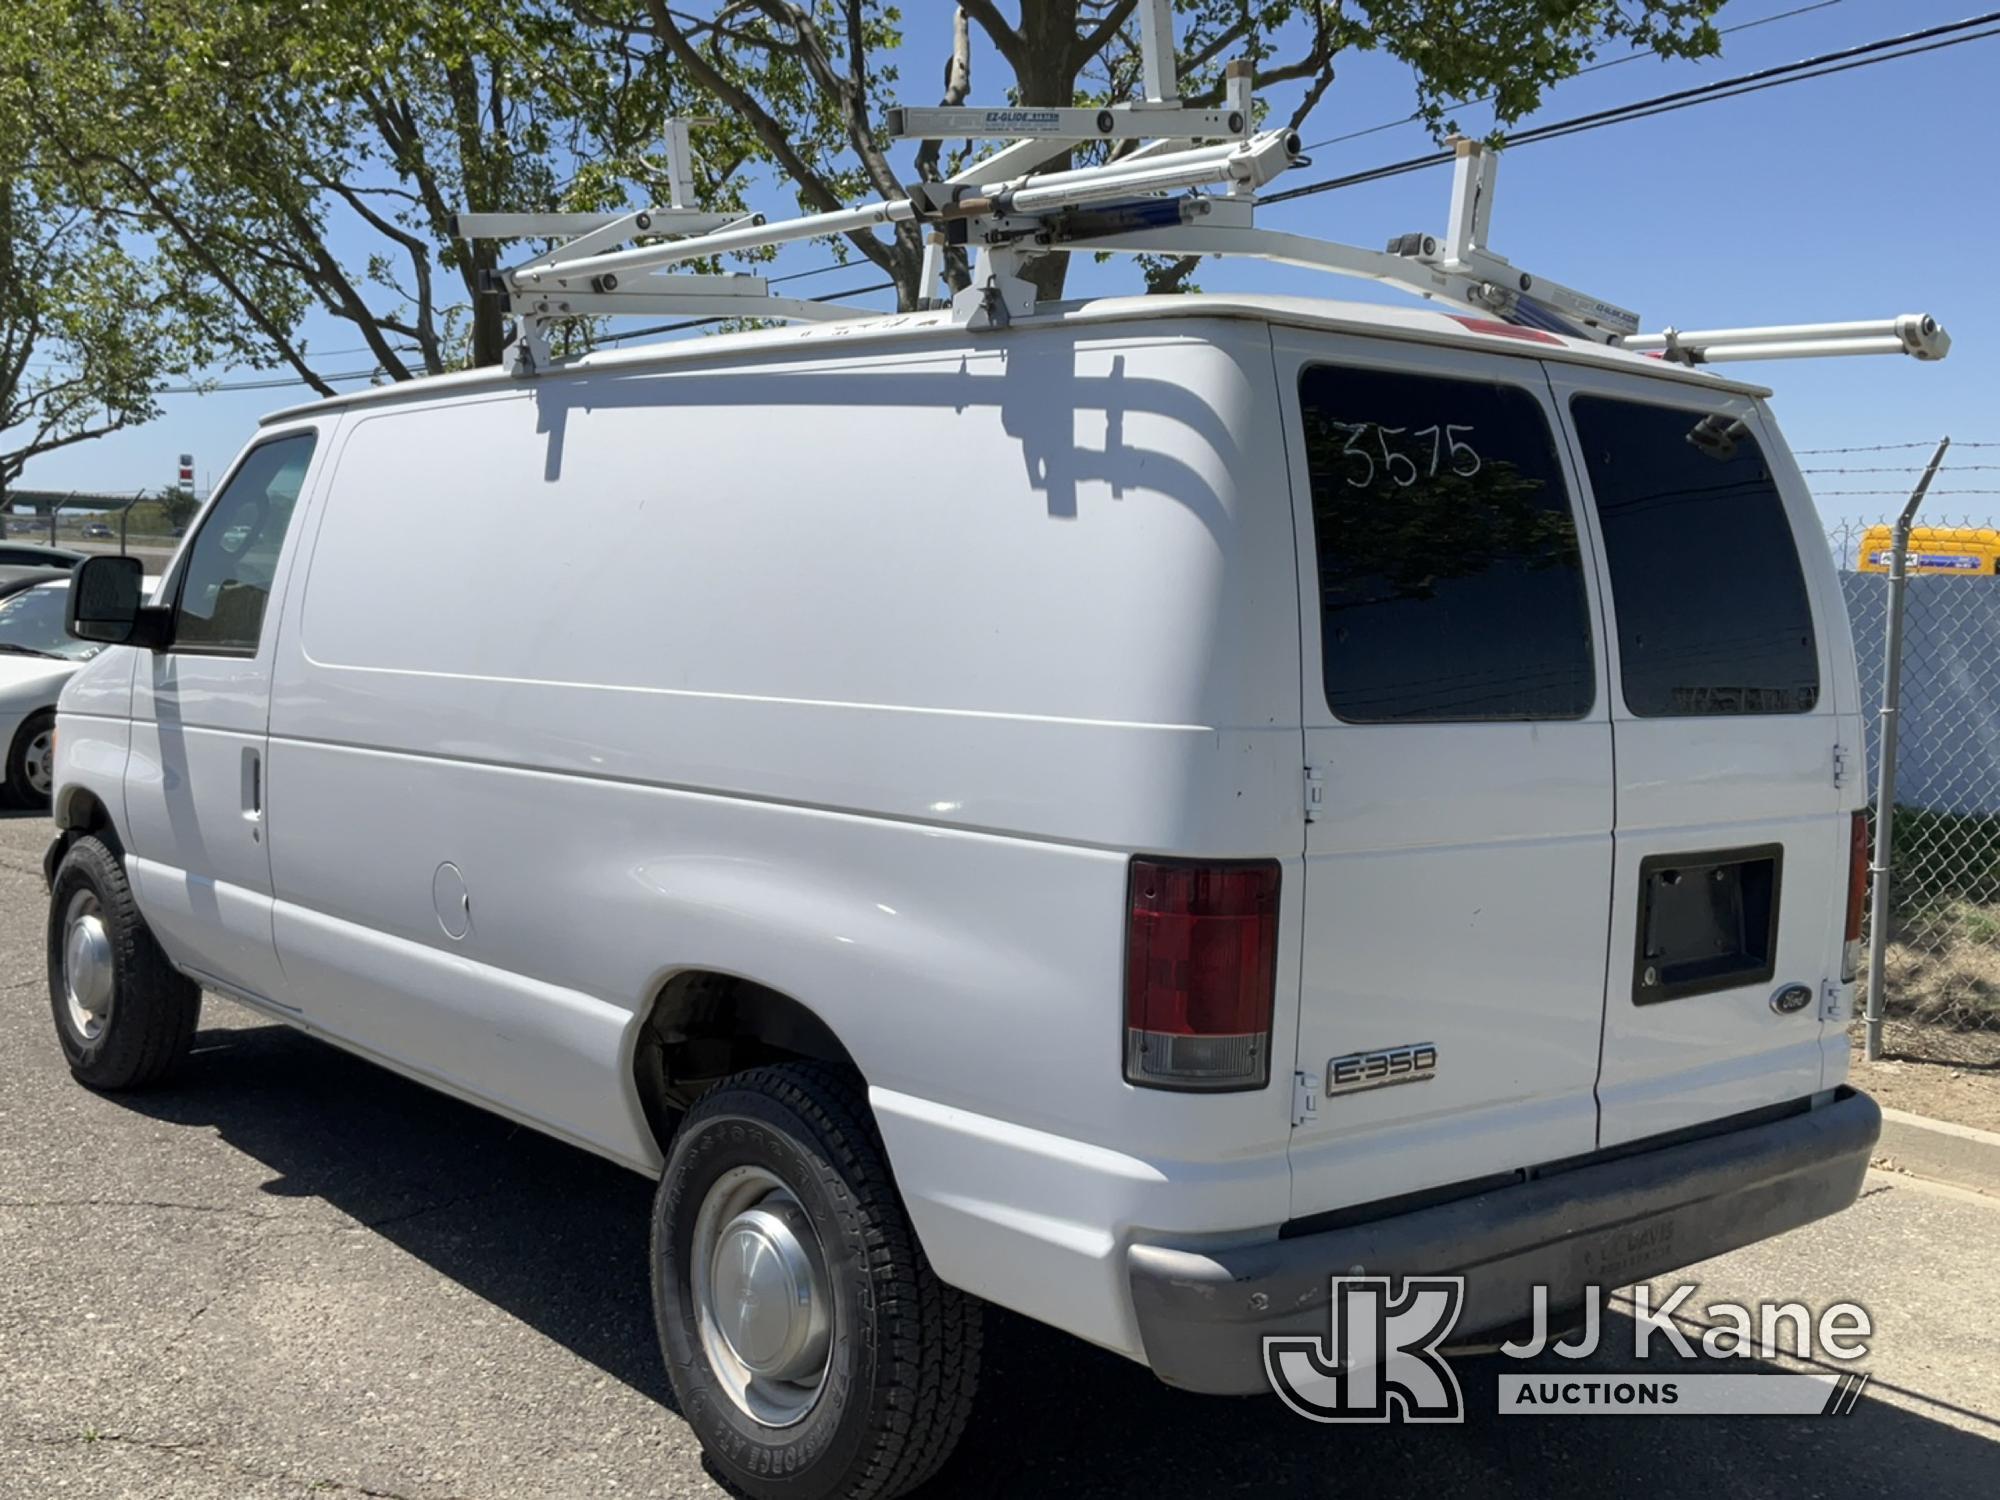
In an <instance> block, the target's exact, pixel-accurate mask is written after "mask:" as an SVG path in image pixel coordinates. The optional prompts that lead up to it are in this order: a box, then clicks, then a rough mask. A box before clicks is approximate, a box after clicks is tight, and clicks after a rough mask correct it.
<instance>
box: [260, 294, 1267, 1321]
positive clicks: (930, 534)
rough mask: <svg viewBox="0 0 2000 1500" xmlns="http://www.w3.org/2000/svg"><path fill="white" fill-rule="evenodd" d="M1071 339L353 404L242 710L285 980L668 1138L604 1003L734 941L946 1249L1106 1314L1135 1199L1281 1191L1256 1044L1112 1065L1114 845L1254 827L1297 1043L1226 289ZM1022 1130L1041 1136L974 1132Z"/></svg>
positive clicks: (965, 1267)
mask: <svg viewBox="0 0 2000 1500" xmlns="http://www.w3.org/2000/svg"><path fill="white" fill-rule="evenodd" d="M1089 332H1090V336H1089V337H1088V338H1087V339H1080V338H1079V337H1078V335H1077V333H1076V332H1075V331H1074V330H1070V329H1066V328H1062V327H1060V326H1056V327H1050V326H1047V325H1043V326H1041V327H1035V328H1024V329H1021V330H1018V331H1015V332H1013V333H1008V334H1004V335H993V336H986V337H979V338H972V337H968V339H967V340H966V342H965V344H964V345H963V347H958V348H950V349H945V350H938V349H936V348H934V347H930V346H928V345H927V346H926V347H925V348H924V349H923V350H922V351H921V352H910V353H895V352H883V351H880V350H879V349H877V350H871V351H870V352H869V354H868V355H867V356H866V357H865V358H863V357H859V356H858V355H856V356H847V357H839V358H824V359H820V360H816V361H814V362H811V363H807V362H802V361H797V360H793V361H790V362H786V363H777V362H775V361H771V360H766V362H765V363H764V364H763V365H752V364H742V363H739V364H734V365H721V364H717V365H716V366H713V367H703V368H688V367H686V366H676V367H671V368H667V369H653V370H644V371H637V370H635V371H632V372H630V373H623V372H619V371H616V370H612V371H606V372H601V373H599V374H590V373H587V372H586V373H584V374H581V375H579V376H575V377H562V376H556V377H551V378H547V379H543V380H540V381H537V382H534V383H533V384H531V385H524V386H523V387H521V388H520V389H519V390H518V391H512V392H507V393H504V394H493V393H490V392H489V393H481V394H473V395H469V396H466V397H463V398H460V399H456V400H449V401H441V402H440V401H432V402H425V403H417V402H410V403H405V404H391V405H388V406H385V407H380V408H377V409H374V410H369V411H365V412H360V413H356V414H355V415H354V416H353V417H352V418H351V419H349V421H348V423H347V425H346V427H345V428H344V430H343V433H342V435H341V441H340V444H339V450H338V452H337V454H336V455H335V459H334V461H335V466H336V467H335V472H334V478H333V481H332V483H333V489H332V493H331V494H330V496H329V499H328V503H327V504H326V505H325V507H324V508H323V510H322V513H321V521H320V524H319V528H318V532H317V535H316V537H315V538H314V539H313V550H312V552H311V556H310V561H309V564H308V568H309V571H308V573H307V575H306V578H305V581H304V586H303V588H300V589H295V590H294V591H293V596H294V598H293V601H291V608H290V609H289V610H288V628H287V630H286V632H285V635H284V640H285V642H286V643H287V649H286V651H285V653H284V655H283V657H282V659H281V661H280V663H279V666H278V669H277V670H278V681H277V686H276V690H275V694H274V700H273V706H272V721H271V728H272V745H271V756H270V762H271V776H270V781H271V785H270V800H271V821H272V826H273V838H272V857H273V878H274V884H275V890H276V895H277V902H278V906H277V916H276V924H277V930H278V945H279V950H280V952H281V954H282V956H283V960H284V963H285V966H286V973H287V976H288V979H289V980H290V981H291V983H292V984H293V986H294V989H295V993H297V994H298V995H299V996H300V997H301V1003H302V1004H303V1006H304V1008H305V1012H306V1017H307V1020H308V1022H309V1023H310V1024H311V1025H313V1026H314V1027H315V1028H317V1029H323V1030H325V1031H326V1032H328V1033H329V1034H331V1035H334V1036H336V1037H339V1038H341V1039H343V1040H345V1041H347V1042H349V1043H350V1044H352V1045H356V1046H359V1047H363V1048H365V1049H367V1050H370V1051H373V1052H376V1053H378V1054H381V1055H384V1056H388V1057H392V1058H395V1059H397V1060H398V1061H399V1062H401V1063H403V1064H404V1065H406V1066H411V1067H415V1068H418V1069H421V1070H423V1071H425V1072H427V1073H429V1074H431V1075H432V1076H435V1077H438V1078H440V1079H442V1080H444V1081H445V1082H447V1083H448V1084H450V1085H451V1086H453V1087H456V1088H460V1089H464V1090H468V1091H470V1092H473V1093H476V1094H480V1095H481V1096H483V1097H486V1098H489V1099H491V1100H493V1101H494V1102H495V1103H497V1104H500V1105H502V1107H504V1108H506V1109H508V1110H509V1111H510V1112H513V1113H516V1114H519V1115H522V1116H524V1117H528V1118H533V1119H536V1120H539V1121H541V1122H543V1123H545V1124H547V1125H549V1126H550V1127H551V1128H553V1129H556V1130H558V1131H560V1132H562V1133H564V1134H567V1135H569V1136H571V1137H572V1138H574V1139H580V1140H585V1141H588V1142H590V1143H592V1144H594V1145H596V1146H598V1148H599V1149H601V1150H604V1151H606V1152H607V1153H609V1154H611V1155H614V1156H618V1157H621V1158H623V1159H626V1160H634V1161H642V1162H643V1161H651V1162H656V1161H657V1159H658V1157H657V1151H656V1148H655V1147H654V1146H653V1143H652V1142H651V1140H650V1139H649V1138H647V1137H646V1135H645V1129H644V1124H643V1120H642V1118H641V1116H640V1114H639V1111H638V1108H637V1104H636V1100H635V1099H634V1097H633V1091H632V1085H631V1081H630V1077H629V1065H628V1062H627V1060H628V1059H629V1056H630V1048H631V1044H632V1041H633V1037H634V1033H635V1031H636V1026H637V1022H638V1021H639V1019H640V1018H641V1017H642V1016H643V1014H644V1011H645V1008H646V1006H647V1005H648V1004H649V1003H650V1001H651V998H652V997H653V996H654V995H655V994H656V993H657V992H658V990H659V988H660V986H661V985H662V984H663V983H664V982H665V981H666V980H667V979H668V978H670V977H671V976H672V974H673V973H675V972H676V971H679V970H683V969H688V968H701V969H712V970H718V971H721V972H725V973H731V974H738V975H742V976H745V977H748V978H752V979H755V980H757V981H758V982H760V983H762V984H765V985H768V986H770V987H772V988H774V989H777V990H779V991H781V992H783V993H786V994H789V995H791V996H793V997H794V998H796V999H798V1000H799V1001H801V1002H802V1003H803V1004H805V1005H806V1006H808V1007H809V1008H810V1009H812V1010H813V1011H814V1012H816V1013H817V1014H818V1015H819V1016H820V1017H821V1018H822V1019H823V1020H824V1021H825V1022H826V1023H827V1024H828V1025H829V1026H830V1027H831V1028H832V1029H833V1030H834V1032H835V1033H836V1034H837V1035H838V1036H839V1037H840V1038H841V1040H842V1042H843V1043H844V1044H845V1045H846V1046H847V1047H848V1049H849V1050H850V1051H851V1052H852V1054H853V1055H854V1056H855V1058H856V1059H857V1061H858V1062H859V1063H860V1066H861V1068H862V1070H863V1072H864V1074H865V1075H866V1076H867V1079H868V1081H869V1084H870V1085H871V1091H872V1093H873V1097H874V1098H875V1100H876V1102H877V1108H878V1114H879V1115H880V1118H881V1121H882V1126H883V1130H884V1133H885V1137H886V1139H887V1142H888V1146H889V1149H890V1153H891V1155H892V1157H893V1158H894V1160H895V1162H896V1167H897V1177H898V1185H899V1187H900V1188H901V1190H902V1193H903V1195H904V1198H905V1200H906V1202H907V1203H908V1205H909V1207H910V1211H911V1213H912V1216H913V1218H914V1219H915V1222H916V1225H917V1228H918V1231H919V1233H920V1234H921V1235H922V1237H923V1239H924V1243H925V1246H926V1250H927V1252H928V1253H929V1254H930V1256H931V1258H932V1260H933V1263H934V1264H935V1265H936V1266H937V1269H938V1271H939V1273H940V1274H941V1275H943V1276H944V1277H945V1278H946V1279H947V1280H951V1281H956V1282H959V1283H960V1284H965V1285H976V1286H977V1288H978V1290H979V1291H980V1292H981V1294H982V1295H985V1296H988V1297H991V1298H994V1299H995V1300H998V1301H1001V1302H1003V1303H1007V1304H1009V1305H1012V1306H1015V1307H1017V1308H1020V1309H1022V1310H1024V1311H1027V1312H1029V1313H1032V1314H1036V1315H1039V1316H1044V1317H1047V1318H1050V1319H1051V1320H1053V1321H1059V1322H1062V1323H1063V1324H1065V1325H1066V1326H1069V1327H1072V1328H1074V1329H1076V1330H1077V1331H1079V1332H1081V1333H1083V1334H1084V1336H1086V1337H1090V1338H1093V1339H1096V1340H1097V1341H1098V1342H1100V1343H1104V1344H1107V1345H1109V1346H1111V1347H1114V1348H1121V1349H1124V1350H1126V1351H1127V1352H1136V1351H1137V1349H1138V1343H1137V1336H1136V1332H1135V1330H1134V1329H1133V1327H1132V1325H1131V1321H1130V1317H1131V1315H1130V1308H1129V1297H1128V1295H1127V1293H1126V1289H1125V1286H1124V1280H1123V1274H1122V1247H1123V1245H1124V1243H1125V1242H1126V1241H1127V1240H1128V1239H1129V1238H1130V1237H1131V1236H1132V1235H1133V1234H1134V1233H1135V1232H1143V1231H1146V1230H1161V1231H1174V1232H1201V1231H1208V1230H1225V1229H1236V1230H1240V1229H1241V1228H1242V1227H1243V1226H1245V1225H1259V1224H1262V1225H1270V1224H1275V1223H1276V1222H1278V1221H1280V1220H1282V1219H1283V1218H1284V1217H1285V1216H1286V1212H1287V1198H1288V1177H1287V1168H1286V1163H1285V1143H1286V1135H1287V1128H1288V1121H1289V1102H1290V1092H1289V1080H1288V1079H1286V1078H1284V1077H1283V1076H1282V1074H1278V1075H1276V1076H1274V1078H1273V1080H1272V1083H1271V1086H1270V1087H1268V1088H1266V1089H1264V1090H1262V1091H1255V1092H1248V1093H1239V1094H1226V1095H1216V1096H1209V1097H1204V1098H1200V1099H1195V1100H1190V1099H1189V1098H1188V1097H1187V1096H1183V1095H1173V1094H1164V1093H1159V1092H1154V1091H1145V1090H1134V1089H1130V1088H1128V1087H1126V1086H1125V1085H1124V1084H1123V1082H1122V1080H1121V1042H1122V1016H1121V1005H1122V1001H1121V995H1122V972H1123V959H1124V954H1123V939H1124V909H1125V900H1126V867H1127V862H1128V859H1129V856H1130V854H1131V853H1132V852H1133V851H1135V850H1146V851H1158V852H1165V853H1181V854H1209V855H1216V856H1277V857H1279V858H1281V859H1283V860H1285V861H1286V866H1285V871H1286V873H1285V895H1286V901H1285V906H1284V908H1283V911H1282V914H1281V934H1282V939H1283V942H1284V944H1285V946H1284V948H1283V950H1282V951H1281V954H1280V974H1281V975H1283V976H1284V978H1283V979H1281V995H1280V999H1279V1004H1278V1005H1277V1023H1276V1025H1277V1032H1276V1034H1275V1035H1274V1037H1273V1040H1272V1053H1273V1055H1274V1056H1276V1057H1280V1058H1283V1057H1287V1056H1290V1055H1291V1053H1292V1051H1293V1048H1294V1035H1293V1028H1294V1025H1295V1020H1296V1017H1295V1007H1294V1005H1293V1004H1292V1002H1291V998H1290V996H1291V989H1290V987H1291V986H1293V985H1295V983H1296V975H1297V972H1298V941H1299V939H1298V933H1299V925H1300V924H1299V913H1298V907H1297V891H1298V885H1299V882H1298V878H1297V877H1298V871H1299V852H1300V845H1301V837H1302V834H1301V829H1302V821H1301V820H1302V791H1301V786H1300V764H1301V762H1300V741H1299V720H1298V713H1299V665H1298V617H1297V595H1296V584H1295V554H1294V548H1293V537H1292V528H1291V518H1290V515H1289V509H1288V498H1287V489H1286V483H1285V475H1284V469H1283V460H1282V451H1281V440H1280V438H1279V435H1278V425H1277V416H1276V403H1275V401H1274V399H1273V390H1272V385H1271V374H1270V356H1269V346H1268V340H1267V338H1266V335H1265V333H1264V330H1263V329H1262V328H1261V327H1259V326H1257V325H1255V324H1244V323H1233V324H1232V323H1227V322H1216V323H1213V324H1207V323H1196V322H1190V323H1186V324H1182V325H1178V326H1177V327H1176V329H1175V330H1173V331H1172V332H1162V331H1158V330H1154V331H1142V332H1141V333H1137V334H1129V335H1128V334H1123V333H1121V332H1120V331H1119V330H1117V329H1103V328H1093V329H1091V330H1090V331H1089ZM447 862H449V863H450V864H452V865H453V866H455V867H456V870H457V871H458V872H459V873H460V874H461V875H462V878H463V881H464V886H465V890H466V892H467V896H468V901H469V905H468V906H467V907H466V908H465V909H464V910H463V911H462V912H460V913H459V914H458V916H456V917H455V916H454V913H453V910H452V901H451V899H449V896H450V893H451V892H452V891H454V890H455V887H453V886H451V884H450V881H449V877H446V876H442V875H441V873H440V867H441V866H442V865H444V864H445V863H447ZM441 881H442V882H443V883H442V884H441V883H440V882H441ZM440 892H444V893H445V894H444V895H440ZM465 916H469V930H467V931H466V934H465V936H464V937H462V938H458V939H454V938H453V937H451V936H450V935H448V933H447V930H446V924H447V922H452V923H454V924H455V925H457V926H459V927H461V928H464V927H465V926H466V923H465V922H464V920H463V918H464V917H465ZM392 952H393V953H394V954H395V955H396V956H395V958H394V961H378V960H380V959H382V958H383V956H385V955H388V954H391V953H392ZM1093 1038H1095V1039H1096V1041H1095V1042H1094V1043H1093V1041H1092V1039H1093ZM1008 1132H1029V1133H1032V1134H1033V1135H1034V1136H1035V1138H1036V1139H1037V1140H1040V1141H1042V1142H1044V1144H1045V1146H1046V1150H1045V1152H1044V1154H1045V1155H1051V1156H1053V1157H1059V1158H1061V1159H1063V1160H1066V1161H1069V1162H1070V1163H1072V1168H1071V1169H1070V1170H1068V1171H1066V1172H1064V1173H1048V1174H1039V1173H1023V1172H1020V1171H1018V1170H1011V1171H1000V1170H993V1171H978V1170H970V1169H969V1166H976V1165H977V1164H978V1163H979V1161H980V1160H982V1158H981V1157H980V1155H979V1153H978V1151H977V1150H976V1149H974V1148H975V1147H976V1146H977V1144H978V1143H979V1142H981V1141H985V1142H992V1141H996V1140H999V1139H1001V1138H1003V1137H1006V1136H1007V1134H1008ZM993 1159H994V1160H1001V1159H1004V1158H1001V1157H995V1158H993ZM1224 1162H1227V1163H1228V1164H1229V1171H1228V1172H1226V1173H1225V1172H1223V1171H1222V1170H1221V1164H1222V1163H1224ZM1210 1175H1212V1176H1215V1177H1216V1178H1218V1179H1222V1178H1225V1177H1226V1178H1227V1180H1228V1181H1229V1182H1230V1183H1231V1184H1232V1187H1231V1188H1230V1190H1229V1191H1227V1192H1216V1193H1199V1194H1190V1193H1188V1192H1186V1191H1185V1189H1182V1190H1179V1191H1176V1186H1175V1185H1176V1183H1184V1182H1186V1181H1187V1180H1189V1179H1190V1178H1197V1177H1204V1176H1210ZM1114 1252H1116V1253H1114Z"/></svg>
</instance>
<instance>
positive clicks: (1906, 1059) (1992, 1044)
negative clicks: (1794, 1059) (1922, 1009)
mask: <svg viewBox="0 0 2000 1500" xmlns="http://www.w3.org/2000/svg"><path fill="white" fill-rule="evenodd" d="M1853 1042H1854V1068H1853V1073H1852V1075H1851V1082H1852V1083H1853V1084H1854V1086H1855V1087H1856V1088H1858V1089H1861V1090H1863V1091H1864V1092H1866V1093H1870V1094H1873V1095H1874V1096H1875V1100H1876V1102H1877V1103H1878V1104H1880V1105H1882V1106H1883V1108H1885V1109H1901V1110H1907V1111H1908V1112H1909V1113H1911V1114H1914V1115H1929V1116H1930V1117H1931V1118H1932V1119H1936V1120H1950V1121H1952V1122H1953V1123H1955V1124H1959V1125H1972V1126H1976V1127H1977V1128H1979V1129H1981V1130H1993V1131H2000V1033H1995V1032H1991V1031H1950V1030H1947V1029H1945V1028H1943V1027H1939V1026H1923V1025H1918V1024H1916V1023H1913V1022H1909V1021H1897V1020H1890V1021H1889V1022H1887V1023H1886V1024H1885V1025H1884V1027H1883V1032H1882V1060H1881V1061H1880V1062H1872V1063H1871V1062H1869V1061H1868V1060H1867V1059H1866V1058H1865V1057H1863V1056H1862V1031H1861V1023H1860V1022H1859V1021H1856V1022H1855V1023H1854V1029H1853Z"/></svg>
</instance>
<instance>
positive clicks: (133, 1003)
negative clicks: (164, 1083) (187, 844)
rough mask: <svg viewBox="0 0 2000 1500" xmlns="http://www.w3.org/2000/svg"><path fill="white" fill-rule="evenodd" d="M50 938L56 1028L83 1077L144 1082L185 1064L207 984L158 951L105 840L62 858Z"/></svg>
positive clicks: (97, 1081) (98, 1085)
mask: <svg viewBox="0 0 2000 1500" xmlns="http://www.w3.org/2000/svg"><path fill="white" fill-rule="evenodd" d="M48 946H49V1003H50V1005H51V1006H52V1007H53V1009H54V1011H55V1020H56V1036H57V1038H58V1039H59V1040H60V1041H61V1043H62V1049H63V1057H64V1059H65V1060H66V1061H67V1062H68V1063H69V1070H70V1072H71V1074H73V1075H74V1076H75V1078H76V1080H77V1081H78V1082H79V1083H84V1084H88V1085H89V1086H90V1087H91V1088H95V1089H110V1090H117V1089H133V1088H143V1087H145V1086H146V1085H147V1084H149V1083H157V1082H159V1081H160V1080H161V1079H163V1078H165V1077H166V1076H167V1075H168V1074H169V1073H171V1072H172V1071H173V1070H174V1069H175V1068H176V1067H177V1066H179V1064H180V1062H181V1060H182V1059H183V1058H185V1057H186V1056H187V1053H188V1048H189V1047H190V1046H191V1045H192V1044H193V1042H194V1028H195V1022H196V1020H197V1019H199V1017H200V1015H201V989H200V987H199V986H198V985H196V984H195V983H194V981H193V980H191V979H189V978H187V977H186V976H185V975H183V974H180V973H179V972H177V971H176V970H175V969H174V966H173V965H172V964H171V963H169V962H168V961H167V956H166V954H164V953H162V952H161V951H160V945H159V944H158V943H156V942H155V941H154V940H153V934H152V933H151V932H150V931H149V930H148V929H147V927H146V923H145V920H144V919H143V918H142V917H141V916H140V915H139V908H138V906H137V904H136V903H135V902H134V901H133V900H132V887H131V886H130V885H129V884H127V882H126V879H125V868H124V866H123V865H121V864H120V863H119V861H118V857H117V856H116V855H115V854H113V853H112V852H111V850H110V849H109V848H108V847H106V845H105V844H104V842H103V841H102V840H101V839H97V838H93V837H89V836H86V837H84V838H80V839H78V840H77V841H76V842H75V843H73V844H71V845H70V847H69V851H68V852H67V853H66V854H64V855H63V860H62V863H61V864H60V865H58V866H57V867H56V878H55V882H54V884H53V885H52V886H51V887H50V889H49V940H48Z"/></svg>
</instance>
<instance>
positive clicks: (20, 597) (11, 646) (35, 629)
mask: <svg viewBox="0 0 2000 1500" xmlns="http://www.w3.org/2000/svg"><path fill="white" fill-rule="evenodd" d="M68 603H69V580H68V579H67V578H65V579H63V580H61V581H60V582H57V583H38V584H36V585H35V586H34V587H33V588H25V589H22V590H21V592H20V593H18V594H9V595H8V596H7V597H6V598H5V599H0V655H7V656H55V657H61V658H63V659H64V660H66V661H89V660H90V658H91V657H93V656H95V655H97V653H98V652H99V651H101V650H103V649H104V648H103V646H102V645H100V644H98V643H97V642H95V641H79V640H77V639H76V638H75V637H74V636H72V635H70V633H69V632H68V631H67V630H65V629H64V628H63V615H64V611H65V609H66V607H67V605H68Z"/></svg>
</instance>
